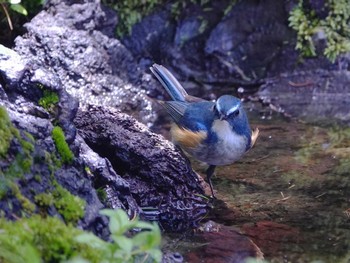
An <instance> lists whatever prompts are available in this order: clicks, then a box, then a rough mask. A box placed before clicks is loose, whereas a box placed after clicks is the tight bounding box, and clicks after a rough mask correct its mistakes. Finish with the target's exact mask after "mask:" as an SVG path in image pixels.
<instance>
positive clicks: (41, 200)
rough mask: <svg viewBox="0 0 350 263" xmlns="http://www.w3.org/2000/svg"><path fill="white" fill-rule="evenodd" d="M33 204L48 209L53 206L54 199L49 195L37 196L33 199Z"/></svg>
mask: <svg viewBox="0 0 350 263" xmlns="http://www.w3.org/2000/svg"><path fill="white" fill-rule="evenodd" d="M34 200H35V203H36V204H37V205H38V206H40V207H45V208H47V207H49V206H52V205H53V204H54V197H53V195H52V194H51V193H41V194H37V195H36V196H35V198H34Z"/></svg>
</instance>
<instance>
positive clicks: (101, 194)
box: [96, 187, 107, 202]
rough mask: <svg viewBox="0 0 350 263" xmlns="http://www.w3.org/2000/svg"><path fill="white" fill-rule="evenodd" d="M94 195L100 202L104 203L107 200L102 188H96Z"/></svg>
mask: <svg viewBox="0 0 350 263" xmlns="http://www.w3.org/2000/svg"><path fill="white" fill-rule="evenodd" d="M96 193H97V196H98V199H100V200H101V202H105V201H106V200H107V193H106V190H105V189H104V188H102V187H101V188H97V189H96Z"/></svg>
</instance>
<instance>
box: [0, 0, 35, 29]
mask: <svg viewBox="0 0 350 263" xmlns="http://www.w3.org/2000/svg"><path fill="white" fill-rule="evenodd" d="M0 6H1V9H2V11H3V12H4V14H5V16H6V19H7V23H8V25H9V27H10V29H11V30H13V25H12V20H11V17H10V14H9V10H8V7H10V9H12V10H13V11H15V12H17V13H19V14H22V15H24V16H27V15H28V12H27V9H25V8H24V6H23V5H21V0H0Z"/></svg>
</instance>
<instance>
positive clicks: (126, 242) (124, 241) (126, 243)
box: [114, 236, 133, 255]
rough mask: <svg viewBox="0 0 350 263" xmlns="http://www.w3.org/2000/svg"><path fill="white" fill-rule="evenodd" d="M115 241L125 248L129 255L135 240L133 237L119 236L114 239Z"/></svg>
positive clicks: (124, 250)
mask: <svg viewBox="0 0 350 263" xmlns="http://www.w3.org/2000/svg"><path fill="white" fill-rule="evenodd" d="M114 242H115V243H116V244H117V245H118V246H119V247H120V248H121V249H122V250H123V252H124V253H126V254H128V255H130V254H131V251H132V248H133V242H132V240H131V239H129V238H127V237H125V236H118V237H117V238H115V239H114Z"/></svg>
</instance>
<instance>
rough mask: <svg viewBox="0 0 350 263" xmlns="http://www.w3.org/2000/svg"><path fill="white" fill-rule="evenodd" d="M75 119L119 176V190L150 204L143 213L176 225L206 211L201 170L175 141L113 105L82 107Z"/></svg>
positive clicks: (188, 224)
mask: <svg viewBox="0 0 350 263" xmlns="http://www.w3.org/2000/svg"><path fill="white" fill-rule="evenodd" d="M75 124H76V127H77V128H78V130H79V134H80V135H81V136H82V138H83V139H84V140H85V141H86V143H87V144H88V145H89V147H90V148H91V149H92V150H93V151H95V152H96V153H98V155H99V156H101V157H102V158H106V159H108V160H109V161H110V163H111V165H112V167H113V169H114V170H115V171H116V172H117V174H113V175H110V176H108V178H110V179H108V178H107V181H108V180H111V181H116V182H117V185H118V182H119V186H117V189H119V190H117V191H119V192H122V193H124V194H125V193H127V194H130V193H131V195H132V197H133V198H135V200H136V202H137V204H138V205H139V206H140V207H141V208H142V207H148V208H150V207H151V208H152V210H153V211H147V212H145V213H144V215H143V216H144V217H146V218H147V217H148V218H152V219H153V220H159V221H160V224H161V226H162V227H163V228H165V229H168V230H173V231H175V230H180V229H184V228H188V227H191V226H193V225H195V224H196V223H197V222H198V221H199V220H200V219H201V218H202V217H203V216H204V215H205V213H206V212H207V210H208V205H207V201H206V200H204V199H202V198H199V197H198V194H203V193H204V192H203V189H202V188H201V187H200V183H199V179H198V176H197V175H196V174H195V173H194V172H193V170H192V169H191V166H190V164H189V162H188V160H187V159H185V158H184V157H183V156H182V155H181V153H180V152H179V150H177V149H176V148H175V147H174V145H173V144H172V143H170V142H169V141H167V140H165V139H163V138H162V137H161V136H160V135H157V134H154V133H152V132H150V131H149V130H148V128H147V127H146V126H144V125H143V124H141V123H139V122H137V121H136V120H135V119H133V118H131V117H130V116H128V115H126V114H124V113H121V112H119V111H117V110H114V109H111V108H103V107H97V106H91V107H88V108H87V109H85V110H84V109H82V110H81V111H79V112H78V114H77V117H76V119H75ZM104 180H106V179H104ZM109 185H111V184H109ZM114 185H116V184H114ZM112 187H113V186H112ZM114 195H116V193H115V194H114ZM121 196H123V195H121ZM111 197H113V196H109V197H108V199H109V198H111ZM109 201H110V202H112V201H111V200H109Z"/></svg>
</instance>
